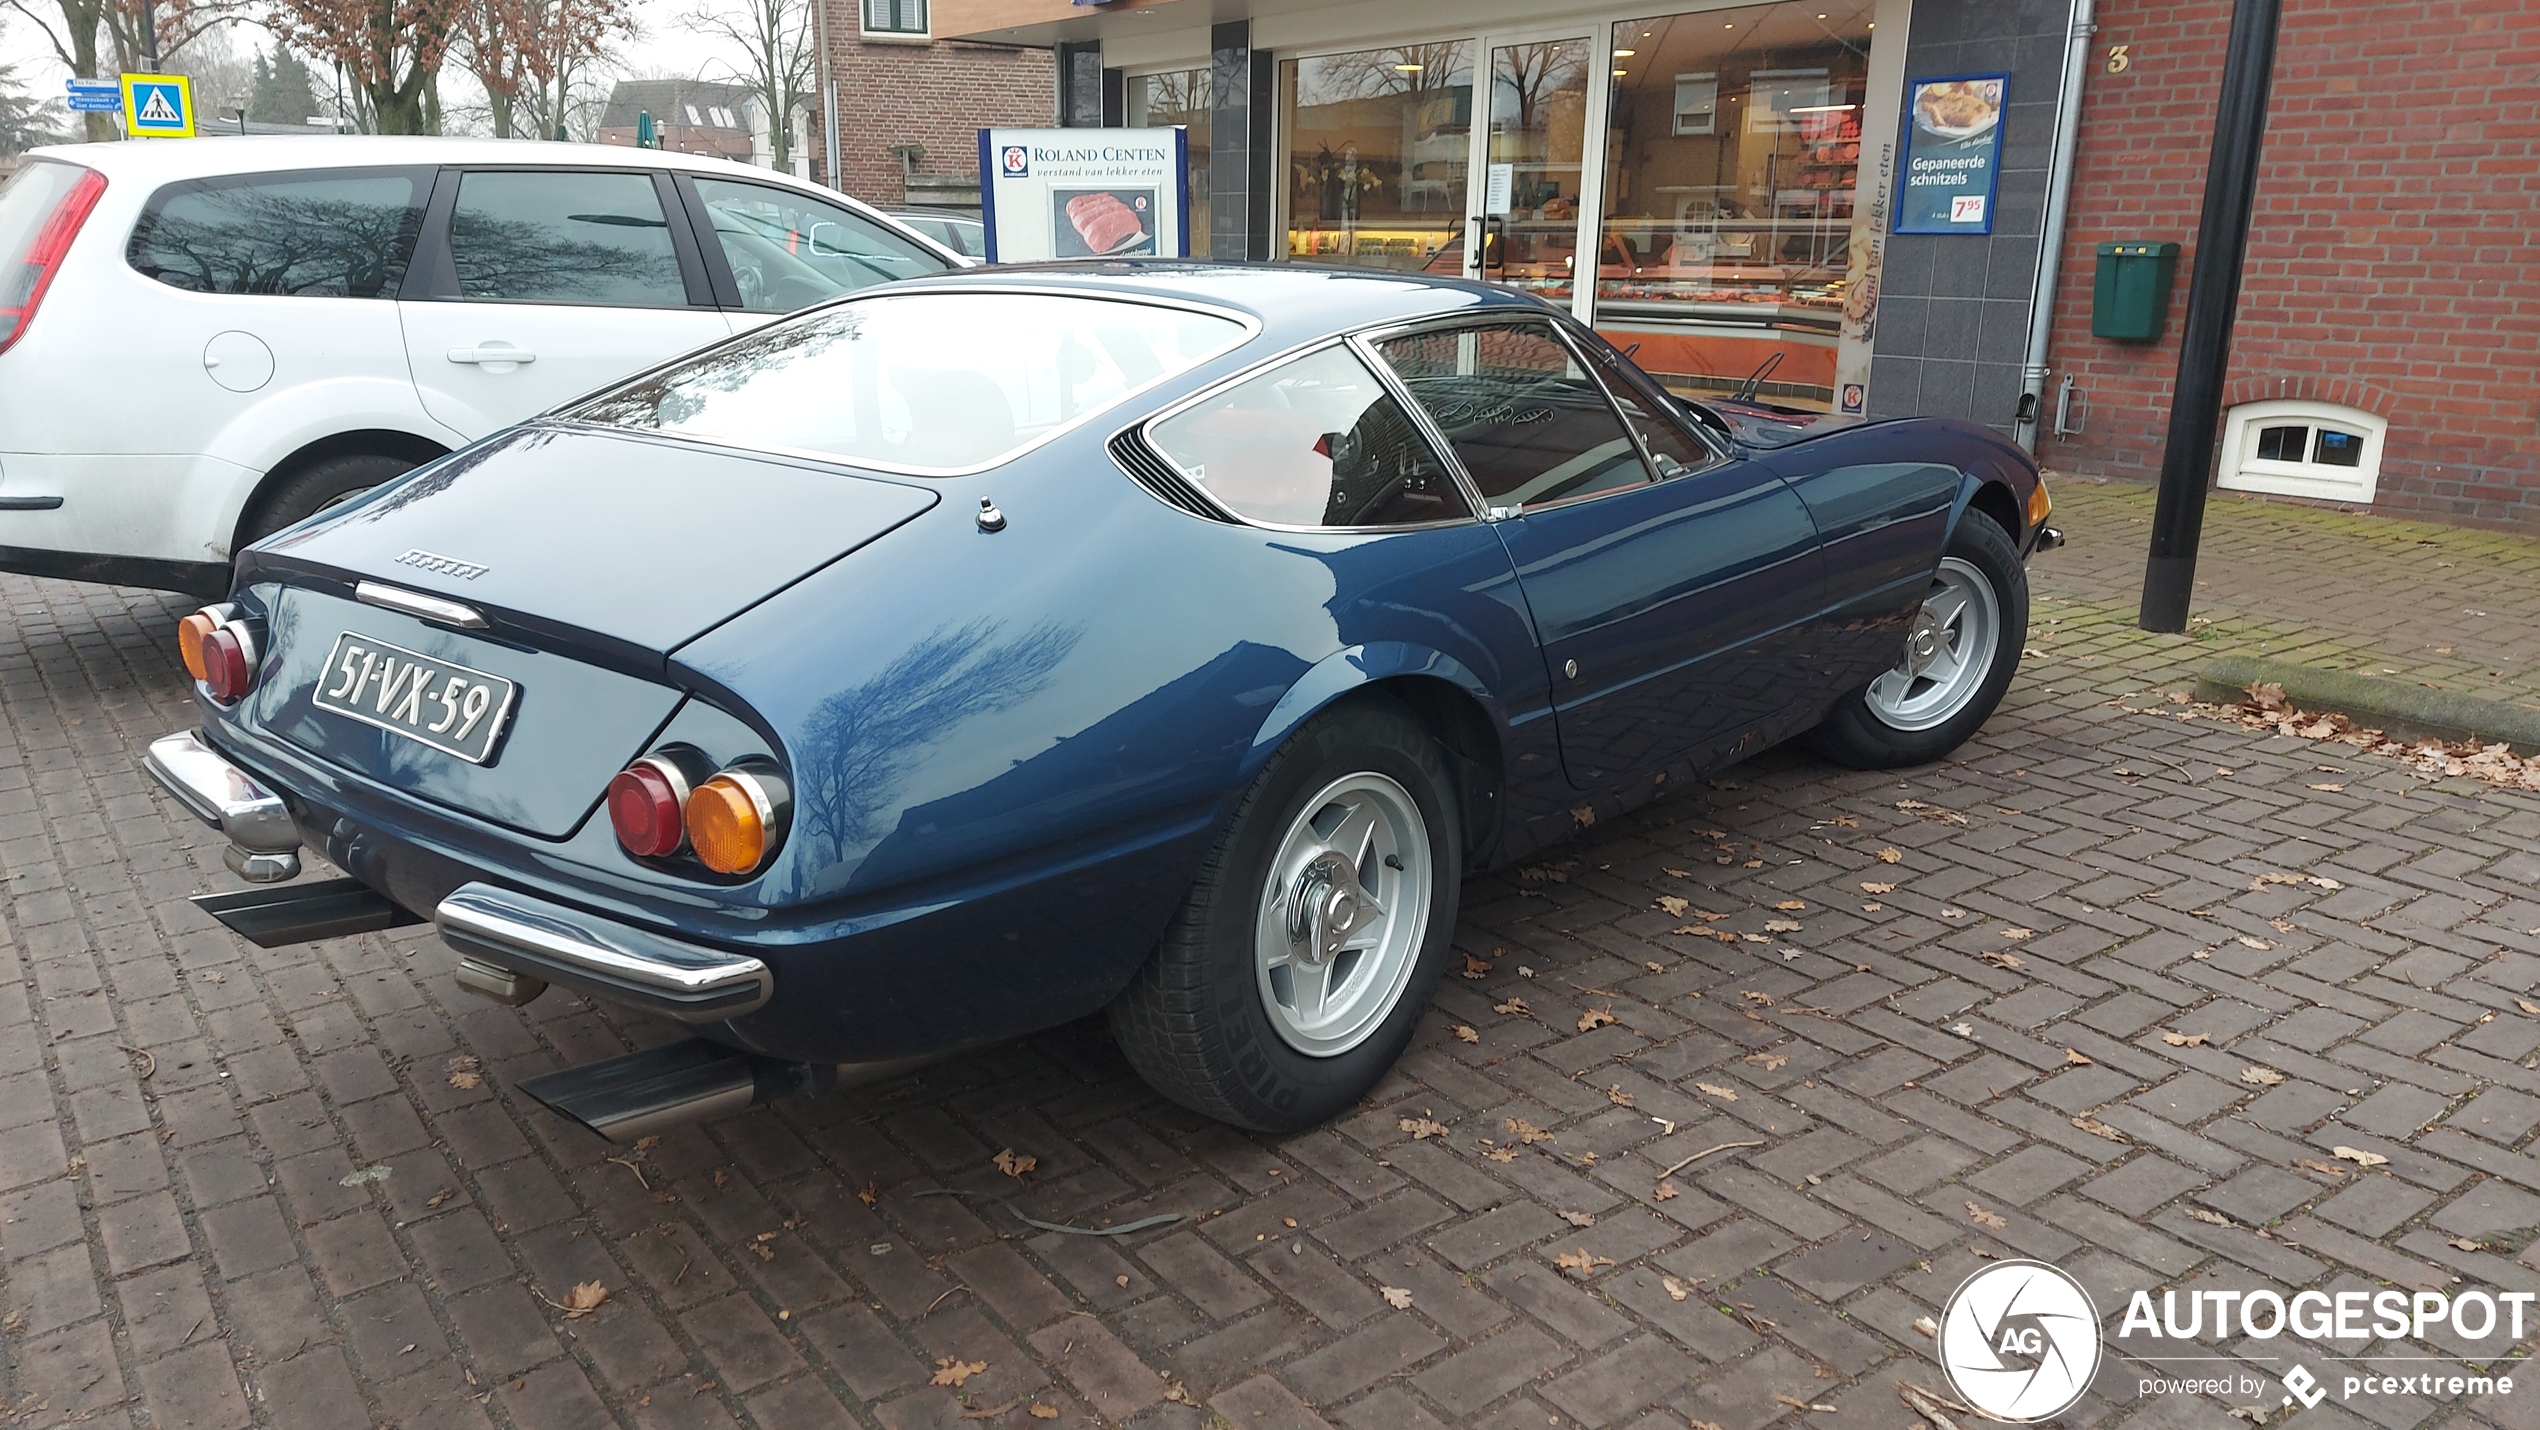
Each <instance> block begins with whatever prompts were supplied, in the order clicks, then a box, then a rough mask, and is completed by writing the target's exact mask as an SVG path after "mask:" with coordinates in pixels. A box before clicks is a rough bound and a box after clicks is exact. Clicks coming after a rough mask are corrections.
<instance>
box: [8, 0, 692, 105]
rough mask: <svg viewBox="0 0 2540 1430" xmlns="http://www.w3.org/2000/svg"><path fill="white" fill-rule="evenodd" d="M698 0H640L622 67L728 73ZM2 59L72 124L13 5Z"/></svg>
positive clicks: (456, 95)
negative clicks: (697, 23) (698, 28)
mask: <svg viewBox="0 0 2540 1430" xmlns="http://www.w3.org/2000/svg"><path fill="white" fill-rule="evenodd" d="M694 3H695V0H634V6H635V19H636V24H637V25H638V26H639V27H640V30H641V34H640V35H639V37H638V38H637V39H636V41H635V42H634V43H633V44H631V45H628V46H625V47H624V49H623V52H622V54H621V55H620V57H619V58H620V65H619V72H620V73H622V74H655V73H658V74H678V75H696V74H710V75H713V76H716V77H723V76H724V75H725V74H726V73H727V72H728V70H729V67H730V66H729V64H728V63H726V62H725V61H731V62H737V61H738V60H739V59H740V58H741V57H740V55H739V54H737V53H734V54H731V55H729V56H724V55H722V54H721V53H720V50H719V47H717V46H716V44H715V42H714V41H712V40H709V39H707V38H706V37H704V36H701V35H699V34H697V33H696V32H694V31H692V30H689V29H688V28H686V27H685V26H683V25H681V24H680V23H679V17H680V16H681V15H683V14H686V13H687V12H688V11H689V10H690V9H692V8H693V6H694ZM230 37H231V43H232V45H233V46H234V47H235V48H236V49H237V51H238V52H239V54H241V55H242V56H243V55H246V54H248V53H249V52H251V51H253V50H256V49H260V48H263V47H265V46H268V45H270V44H271V43H272V42H273V41H272V37H271V36H270V35H269V34H267V33H266V32H265V31H264V29H262V28H261V27H259V26H255V25H238V26H233V27H231V29H230ZM0 64H13V65H15V66H16V67H17V73H18V77H19V78H20V80H21V81H23V82H24V83H25V86H26V87H27V88H29V89H31V90H33V91H35V92H36V93H38V94H40V95H42V96H44V97H45V98H47V99H49V100H50V101H51V102H52V105H53V116H54V127H55V128H57V129H63V128H68V127H69V126H70V115H69V110H68V108H67V106H66V105H64V103H63V100H62V81H63V80H64V79H66V78H68V77H69V75H70V71H69V70H68V69H67V68H65V67H64V66H63V65H62V63H61V62H60V61H59V60H57V59H55V58H54V55H53V47H52V46H51V45H50V44H48V43H46V42H45V39H44V36H43V35H42V34H40V33H38V32H37V30H36V28H35V27H34V26H33V25H32V24H30V23H28V22H27V21H26V20H24V19H23V18H21V17H19V16H18V15H17V14H16V13H15V12H13V11H9V10H0ZM475 94H476V86H475V83H474V81H472V80H470V79H469V78H468V77H467V76H466V74H465V73H464V72H460V71H457V70H455V69H453V70H450V71H445V72H444V73H443V75H442V78H441V97H442V103H443V104H444V105H445V106H451V107H456V106H459V105H464V104H467V103H469V102H470V101H471V100H472V99H473V98H474V97H475Z"/></svg>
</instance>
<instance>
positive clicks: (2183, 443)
mask: <svg viewBox="0 0 2540 1430" xmlns="http://www.w3.org/2000/svg"><path fill="white" fill-rule="evenodd" d="M2282 11H2283V4H2282V0H2234V3H2233V5H2232V8H2231V41H2230V44H2229V46H2228V47H2227V48H2226V49H2225V50H2224V52H2223V76H2222V94H2221V97H2220V98H2219V99H2218V100H2217V101H2216V103H2215V115H2214V152H2213V156H2212V157H2211V158H2210V159H2208V160H2207V161H2206V164H2205V207H2204V212H2203V213H2202V214H2200V215H2199V216H2198V218H2197V221H2196V255H2195V265H2196V266H2195V269H2194V271H2193V273H2192V274H2191V276H2190V277H2189V279H2188V285H2187V326H2186V329H2185V332H2184V334H2183V335H2182V337H2181V340H2180V343H2179V350H2178V382H2177V384H2176V386H2175V387H2174V389H2173V390H2172V393H2171V398H2170V431H2169V442H2168V445H2167V446H2166V447H2165V448H2164V449H2163V451H2162V454H2161V495H2160V500H2159V502H2158V503H2157V504H2156V505H2155V506H2154V508H2153V511H2152V549H2151V554H2150V556H2149V558H2148V559H2147V560H2146V561H2145V562H2144V567H2143V611H2142V617H2141V624H2142V627H2143V629H2145V630H2147V631H2183V630H2186V629H2187V607H2188V602H2189V598H2190V597H2191V596H2192V595H2193V594H2194V592H2195V588H2196V545H2197V541H2198V538H2199V537H2200V536H2202V534H2203V532H2204V526H2205V484H2206V481H2207V479H2208V478H2209V476H2210V475H2211V473H2212V471H2213V466H2214V424H2215V423H2216V422H2218V421H2220V420H2221V418H2222V399H2223V378H2224V374H2225V370H2226V369H2227V368H2228V367H2229V366H2230V362H2231V324H2232V318H2233V316H2234V314H2235V313H2236V312H2237V311H2238V309H2239V307H2240V267H2241V263H2242V260H2243V259H2244V258H2246V256H2247V254H2248V249H2249V210H2250V207H2251V205H2252V203H2253V202H2254V201H2255V199H2256V197H2257V191H2258V154H2259V150H2260V149H2261V148H2262V147H2263V146H2264V144H2265V142H2266V133H2267V86H2268V82H2269V80H2270V79H2271V78H2272V75H2273V72H2274V69H2275V33H2276V24H2277V20H2278V18H2279V17H2280V16H2281V14H2282Z"/></svg>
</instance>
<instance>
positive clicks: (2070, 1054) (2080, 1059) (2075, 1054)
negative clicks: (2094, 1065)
mask: <svg viewBox="0 0 2540 1430" xmlns="http://www.w3.org/2000/svg"><path fill="white" fill-rule="evenodd" d="M2064 1061H2065V1062H2066V1063H2067V1064H2069V1065H2071V1066H2073V1067H2083V1068H2086V1067H2089V1066H2090V1054H2088V1053H2085V1052H2083V1051H2081V1050H2080V1049H2079V1048H2066V1049H2064Z"/></svg>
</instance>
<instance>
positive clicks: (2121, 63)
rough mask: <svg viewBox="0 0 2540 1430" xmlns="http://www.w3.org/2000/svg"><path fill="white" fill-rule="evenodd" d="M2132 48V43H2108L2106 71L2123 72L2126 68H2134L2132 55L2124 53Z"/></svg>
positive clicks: (2111, 72) (2112, 72)
mask: <svg viewBox="0 0 2540 1430" xmlns="http://www.w3.org/2000/svg"><path fill="white" fill-rule="evenodd" d="M2132 48H2134V47H2133V46H2132V45H2110V46H2109V47H2108V73H2110V74H2124V73H2125V72H2126V71H2127V70H2130V69H2132V68H2134V57H2133V56H2132V55H2129V54H2127V53H2126V51H2128V50H2130V49H2132Z"/></svg>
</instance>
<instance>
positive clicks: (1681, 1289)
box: [1658, 1276, 1693, 1301]
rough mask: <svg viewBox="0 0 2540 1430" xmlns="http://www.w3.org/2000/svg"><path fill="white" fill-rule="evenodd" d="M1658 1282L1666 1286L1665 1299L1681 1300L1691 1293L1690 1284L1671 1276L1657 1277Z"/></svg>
mask: <svg viewBox="0 0 2540 1430" xmlns="http://www.w3.org/2000/svg"><path fill="white" fill-rule="evenodd" d="M1658 1284H1659V1285H1661V1286H1664V1287H1666V1288H1667V1299H1668V1300H1670V1301H1681V1300H1683V1299H1684V1298H1686V1297H1687V1296H1690V1295H1692V1294H1693V1288H1692V1287H1691V1286H1688V1285H1686V1284H1685V1283H1684V1282H1682V1281H1679V1280H1677V1279H1676V1278H1675V1277H1673V1276H1661V1277H1659V1278H1658Z"/></svg>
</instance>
